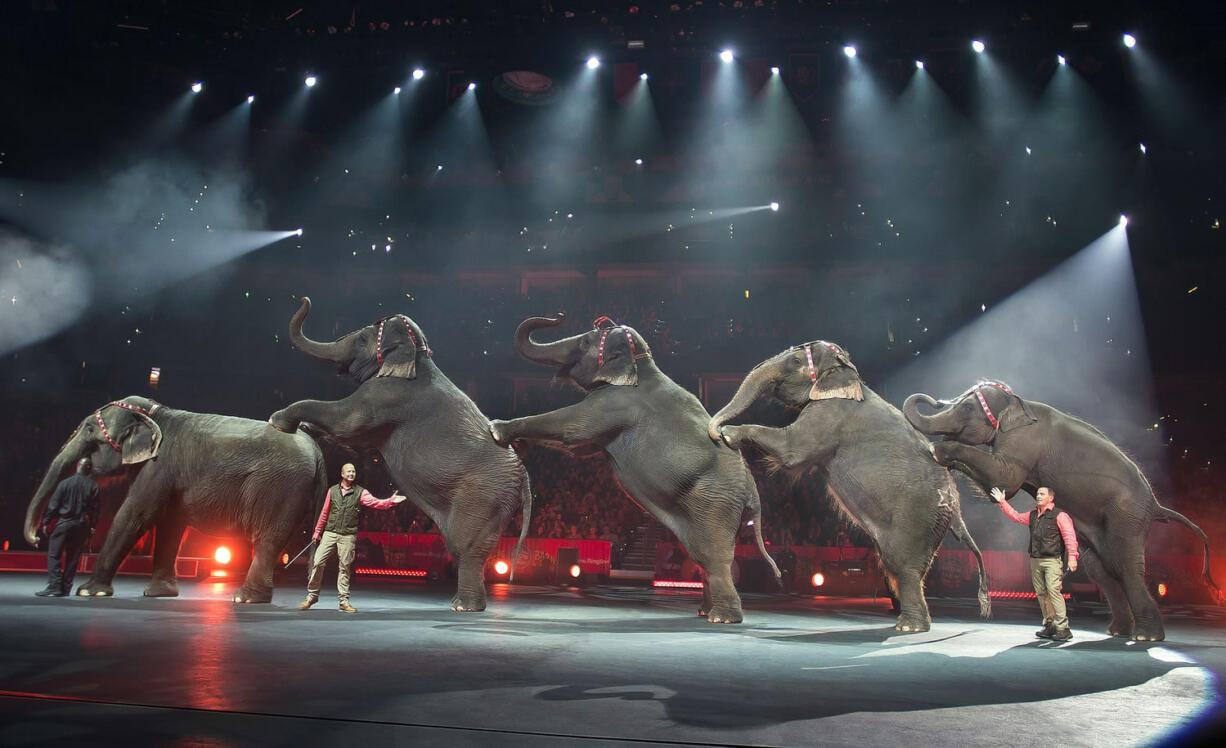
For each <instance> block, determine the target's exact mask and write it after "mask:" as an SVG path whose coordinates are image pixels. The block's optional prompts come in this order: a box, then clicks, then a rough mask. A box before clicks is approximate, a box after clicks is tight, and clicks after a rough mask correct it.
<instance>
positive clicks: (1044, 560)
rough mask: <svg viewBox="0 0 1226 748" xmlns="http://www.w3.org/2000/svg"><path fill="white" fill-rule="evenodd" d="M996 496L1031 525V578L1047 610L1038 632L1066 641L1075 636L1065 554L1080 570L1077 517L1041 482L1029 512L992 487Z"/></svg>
mask: <svg viewBox="0 0 1226 748" xmlns="http://www.w3.org/2000/svg"><path fill="white" fill-rule="evenodd" d="M992 500H993V501H995V502H996V503H997V504H999V505H1000V510H1001V511H1002V512H1004V513H1005V516H1006V517H1008V518H1009V519H1011V520H1013V521H1014V522H1017V523H1018V524H1021V525H1029V526H1030V582H1031V584H1033V585H1034V594H1035V596H1036V597H1037V598H1038V600H1039V609H1040V610H1041V611H1043V628H1042V629H1040V630H1039V631H1036V632H1035V636H1037V637H1040V638H1043V639H1052V640H1055V641H1058V642H1066V641H1068V640H1069V639H1072V638H1073V632H1071V631H1069V627H1068V615H1067V614H1066V612H1065V609H1064V590H1063V589H1062V588H1061V582H1062V581H1063V579H1064V561H1063V557H1064V556H1065V555H1066V554H1067V555H1068V568H1069V571H1077V556H1078V553H1077V535H1076V533H1075V532H1074V531H1073V518H1072V517H1070V516H1068V514H1066V513H1065V512H1062V511H1060V510H1059V509H1057V508H1056V506H1055V503H1056V494H1055V493H1054V492H1053V491H1052V490H1051V489H1050V488H1048V487H1047V486H1040V487H1039V490H1038V491H1037V492H1036V493H1035V496H1034V500H1035V508H1034V510H1033V511H1030V512H1026V513H1025V514H1020V513H1018V512H1017V511H1016V510H1015V509H1014V508H1013V507H1011V506H1009V502H1007V501H1005V492H1004V490H1003V489H1000V488H993V489H992Z"/></svg>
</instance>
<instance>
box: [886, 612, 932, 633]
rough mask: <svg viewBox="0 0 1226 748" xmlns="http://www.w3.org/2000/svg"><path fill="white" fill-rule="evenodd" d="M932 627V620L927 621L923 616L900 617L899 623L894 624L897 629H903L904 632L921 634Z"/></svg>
mask: <svg viewBox="0 0 1226 748" xmlns="http://www.w3.org/2000/svg"><path fill="white" fill-rule="evenodd" d="M931 629H932V621H925V620H923V619H921V618H907V617H905V616H904V617H900V618H899V619H898V623H896V624H894V630H895V631H901V632H903V633H904V634H919V633H923V632H925V631H930V630H931Z"/></svg>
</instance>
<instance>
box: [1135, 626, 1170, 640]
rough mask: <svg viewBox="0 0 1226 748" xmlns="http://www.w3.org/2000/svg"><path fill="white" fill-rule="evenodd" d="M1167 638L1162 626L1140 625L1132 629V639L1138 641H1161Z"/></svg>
mask: <svg viewBox="0 0 1226 748" xmlns="http://www.w3.org/2000/svg"><path fill="white" fill-rule="evenodd" d="M1165 639H1166V632H1165V631H1164V630H1163V629H1162V627H1161V626H1158V627H1156V628H1154V627H1142V626H1138V627H1137V628H1135V629H1133V631H1132V640H1133V641H1137V642H1160V641H1164V640H1165Z"/></svg>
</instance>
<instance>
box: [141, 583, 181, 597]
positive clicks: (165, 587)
mask: <svg viewBox="0 0 1226 748" xmlns="http://www.w3.org/2000/svg"><path fill="white" fill-rule="evenodd" d="M178 596H179V582H178V580H175V579H154V580H151V581H150V582H149V584H148V586H146V587H145V597H178Z"/></svg>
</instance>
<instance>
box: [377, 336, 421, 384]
mask: <svg viewBox="0 0 1226 748" xmlns="http://www.w3.org/2000/svg"><path fill="white" fill-rule="evenodd" d="M375 376H376V377H403V378H405V379H417V349H416V348H414V347H413V344H412V343H410V342H408V341H405V342H404V343H402V344H400V345H397V346H396V347H395V348H393V349H391V350H390V351H388V352H387V353H386V354H384V356H383V365H382V366H380V367H379V371H378V372H377V373H376V374H375Z"/></svg>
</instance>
